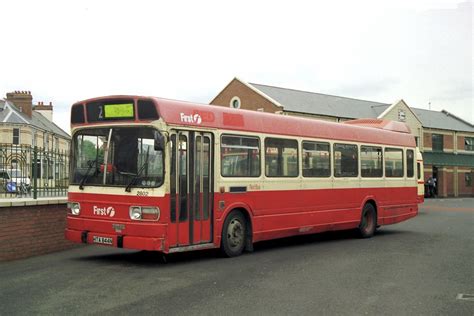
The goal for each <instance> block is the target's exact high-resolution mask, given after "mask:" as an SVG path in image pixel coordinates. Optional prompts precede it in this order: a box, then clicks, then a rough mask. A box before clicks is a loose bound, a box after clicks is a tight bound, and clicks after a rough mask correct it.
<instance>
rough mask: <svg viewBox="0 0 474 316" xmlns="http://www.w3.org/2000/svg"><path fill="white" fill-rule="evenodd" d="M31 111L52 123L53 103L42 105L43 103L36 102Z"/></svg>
mask: <svg viewBox="0 0 474 316" xmlns="http://www.w3.org/2000/svg"><path fill="white" fill-rule="evenodd" d="M33 110H34V111H35V112H38V113H40V114H42V115H43V116H45V117H46V118H47V119H48V120H49V121H50V122H52V121H53V103H51V102H49V104H44V102H38V104H36V105H35V106H34V107H33Z"/></svg>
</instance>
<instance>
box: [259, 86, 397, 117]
mask: <svg viewBox="0 0 474 316" xmlns="http://www.w3.org/2000/svg"><path fill="white" fill-rule="evenodd" d="M250 85H252V86H253V87H254V88H256V89H258V90H260V91H261V92H263V93H264V94H266V95H268V96H269V97H271V98H272V99H274V100H276V101H278V102H279V103H280V104H281V105H283V107H284V110H285V111H290V112H301V113H311V114H320V115H330V116H337V117H344V118H361V117H377V116H378V115H379V114H380V113H382V112H383V111H384V110H385V109H386V108H388V107H389V106H390V104H387V103H381V102H372V101H365V100H358V99H352V98H345V97H339V96H334V95H328V94H321V93H314V92H307V91H300V90H293V89H285V88H279V87H272V86H267V85H261V84H255V83H250Z"/></svg>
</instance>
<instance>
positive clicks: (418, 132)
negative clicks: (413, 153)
mask: <svg viewBox="0 0 474 316" xmlns="http://www.w3.org/2000/svg"><path fill="white" fill-rule="evenodd" d="M400 111H403V113H404V114H405V119H404V120H400V119H399V113H400ZM381 118H382V119H384V120H391V121H402V122H403V123H405V124H407V125H408V127H410V130H411V133H412V134H413V136H415V137H417V139H418V142H419V143H418V146H420V147H421V146H422V140H423V126H422V125H421V122H420V121H419V120H418V118H417V117H416V115H415V114H413V112H412V111H411V110H410V108H409V107H408V106H407V105H406V103H405V102H404V101H403V100H400V101H399V102H398V103H397V104H395V106H393V107H392V108H391V109H390V110H389V111H388V112H387V113H385V114H384V115H383V117H381Z"/></svg>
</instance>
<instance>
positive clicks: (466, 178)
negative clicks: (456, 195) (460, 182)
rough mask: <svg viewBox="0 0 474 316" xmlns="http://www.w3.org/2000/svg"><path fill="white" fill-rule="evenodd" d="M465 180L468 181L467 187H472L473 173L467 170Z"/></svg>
mask: <svg viewBox="0 0 474 316" xmlns="http://www.w3.org/2000/svg"><path fill="white" fill-rule="evenodd" d="M464 181H465V183H466V187H472V174H471V173H470V172H466V173H465V174H464Z"/></svg>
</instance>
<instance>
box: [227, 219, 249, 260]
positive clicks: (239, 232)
mask: <svg viewBox="0 0 474 316" xmlns="http://www.w3.org/2000/svg"><path fill="white" fill-rule="evenodd" d="M246 230H247V226H246V222H245V218H244V216H243V215H242V213H241V212H239V211H237V210H235V211H232V212H231V213H230V214H229V215H228V216H227V218H226V219H225V221H224V225H223V227H222V240H221V251H222V253H223V254H224V255H225V256H226V257H236V256H239V255H240V254H241V253H242V251H243V250H244V247H245V236H246V235H247V232H246Z"/></svg>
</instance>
